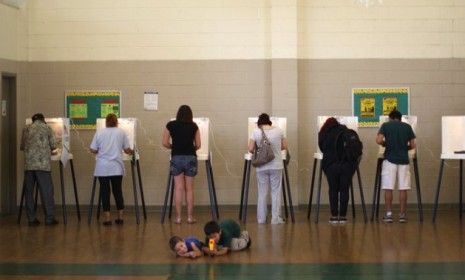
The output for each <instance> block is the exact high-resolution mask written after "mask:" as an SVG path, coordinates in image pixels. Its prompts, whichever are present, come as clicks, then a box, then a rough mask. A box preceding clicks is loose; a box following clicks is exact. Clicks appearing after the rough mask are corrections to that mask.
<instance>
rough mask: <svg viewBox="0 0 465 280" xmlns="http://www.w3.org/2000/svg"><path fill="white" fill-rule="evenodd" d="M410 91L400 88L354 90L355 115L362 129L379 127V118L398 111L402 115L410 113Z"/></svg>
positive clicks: (353, 107)
mask: <svg viewBox="0 0 465 280" xmlns="http://www.w3.org/2000/svg"><path fill="white" fill-rule="evenodd" d="M409 92H410V89H409V88H408V87H399V88H353V89H352V101H353V106H352V110H353V115H354V116H357V117H358V124H359V126H360V127H377V126H378V125H379V117H380V116H386V115H389V113H390V112H391V111H392V110H393V109H397V110H398V111H400V112H401V113H402V115H408V114H409V113H410V104H409V103H410V102H409V101H410V98H409V96H410V94H409Z"/></svg>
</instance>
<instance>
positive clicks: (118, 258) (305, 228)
mask: <svg viewBox="0 0 465 280" xmlns="http://www.w3.org/2000/svg"><path fill="white" fill-rule="evenodd" d="M252 208H253V207H252ZM251 210H252V209H251ZM359 213H360V212H357V215H359V216H358V217H357V219H356V220H355V221H353V220H349V223H348V224H346V225H338V226H333V225H329V224H328V222H327V218H328V217H329V214H328V212H327V211H325V210H323V211H322V212H321V213H320V223H319V224H315V223H314V222H313V220H312V221H310V222H309V221H307V218H306V211H304V210H302V211H297V212H296V223H295V224H292V223H290V222H288V223H287V224H284V225H273V226H272V225H270V224H267V225H258V224H257V223H256V220H255V213H254V211H250V213H249V216H248V222H247V224H245V225H243V227H245V228H246V229H247V230H248V231H249V233H250V236H251V238H252V246H251V248H250V249H248V250H247V251H243V252H234V253H231V254H229V255H227V256H223V257H215V258H211V257H202V258H199V259H195V260H190V259H181V258H176V257H175V256H174V254H173V253H172V252H171V251H170V249H169V247H168V240H169V238H170V237H171V236H172V235H174V234H176V235H180V236H183V237H185V236H189V235H194V236H197V237H199V238H200V239H203V224H204V223H205V222H207V221H208V220H209V217H210V215H209V212H207V211H203V212H200V211H198V213H197V220H198V222H197V223H196V224H193V225H189V224H186V223H183V224H181V225H176V224H174V223H171V222H170V221H169V220H166V221H165V224H160V213H159V212H153V213H149V215H148V219H147V221H145V222H144V221H143V220H142V222H141V224H140V225H137V224H136V223H135V217H134V214H133V213H131V212H128V213H126V219H125V224H124V225H123V226H116V225H113V226H111V227H108V228H107V227H103V226H101V225H100V224H99V223H97V221H96V220H95V219H94V221H93V223H92V225H90V226H89V225H88V224H87V220H85V219H83V220H82V221H81V222H80V223H78V222H77V218H76V217H75V213H72V212H71V213H68V225H66V226H64V225H63V224H60V225H58V226H55V227H45V226H43V225H40V226H39V227H33V228H31V227H28V226H27V225H26V221H25V219H24V218H23V222H22V224H21V225H17V224H16V217H14V216H3V217H0V240H1V241H0V279H65V280H68V279H97V278H98V279H141V280H142V279H235V280H239V279H422V280H423V279H464V278H465V235H464V233H465V225H464V224H463V223H461V222H460V219H459V215H458V211H457V209H439V212H438V217H437V221H436V224H432V222H431V211H430V209H425V220H424V222H423V223H422V224H420V223H418V218H417V213H416V211H415V210H413V209H412V210H411V211H410V212H409V220H408V223H406V224H399V223H398V222H397V221H395V222H394V223H393V224H383V223H382V222H374V223H371V222H368V223H367V224H365V223H364V222H363V219H362V217H361V215H360V214H359ZM83 214H84V215H83V218H85V217H86V216H85V213H83ZM220 215H221V218H234V219H237V215H238V212H237V211H226V210H221V209H220Z"/></svg>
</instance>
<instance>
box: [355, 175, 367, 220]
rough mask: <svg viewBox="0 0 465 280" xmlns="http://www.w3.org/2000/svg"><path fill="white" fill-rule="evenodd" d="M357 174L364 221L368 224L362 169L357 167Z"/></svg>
mask: <svg viewBox="0 0 465 280" xmlns="http://www.w3.org/2000/svg"><path fill="white" fill-rule="evenodd" d="M355 172H356V173H357V179H358V188H359V190H360V200H361V202H362V211H363V220H364V221H365V223H366V222H367V220H368V218H367V209H366V206H365V195H364V194H363V186H362V176H360V169H359V167H358V166H357V169H356V171H355Z"/></svg>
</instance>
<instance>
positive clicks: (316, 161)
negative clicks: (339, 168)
mask: <svg viewBox="0 0 465 280" xmlns="http://www.w3.org/2000/svg"><path fill="white" fill-rule="evenodd" d="M331 117H333V118H335V119H336V120H337V121H338V122H339V123H340V124H343V125H345V126H347V128H349V129H352V130H354V131H356V132H357V131H358V117H354V116H318V117H317V128H318V130H317V133H316V143H317V145H316V152H315V153H314V154H313V169H312V176H311V181H310V182H311V183H310V193H309V198H308V206H307V207H308V208H307V219H310V215H311V211H312V203H313V192H314V187H315V175H316V174H315V173H316V170H317V167H318V165H319V168H318V189H317V197H316V200H317V204H316V212H315V223H318V222H319V214H320V198H321V183H322V182H321V181H322V177H323V170H322V168H321V160H322V159H323V153H322V152H321V150H320V147H319V146H318V133H319V131H320V130H321V127H322V126H323V125H324V123H325V122H326V120H327V119H328V118H331ZM356 174H357V179H358V186H359V190H360V200H361V204H362V211H363V218H364V221H365V222H367V214H366V206H365V197H364V194H363V187H362V178H361V175H360V170H359V168H358V166H357V169H356ZM350 195H351V196H350V197H351V201H352V217H353V218H355V198H354V188H353V183H351V184H350Z"/></svg>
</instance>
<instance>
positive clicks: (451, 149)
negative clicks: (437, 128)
mask: <svg viewBox="0 0 465 280" xmlns="http://www.w3.org/2000/svg"><path fill="white" fill-rule="evenodd" d="M464 134H465V116H443V117H442V151H441V165H440V167H439V176H438V184H437V188H436V198H435V200H434V207H433V223H435V222H436V214H437V210H438V204H439V191H440V189H441V182H442V174H443V171H444V161H445V160H459V164H460V168H459V217H460V220H461V219H462V216H463V160H464V159H465V140H464V137H463V135H464Z"/></svg>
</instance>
